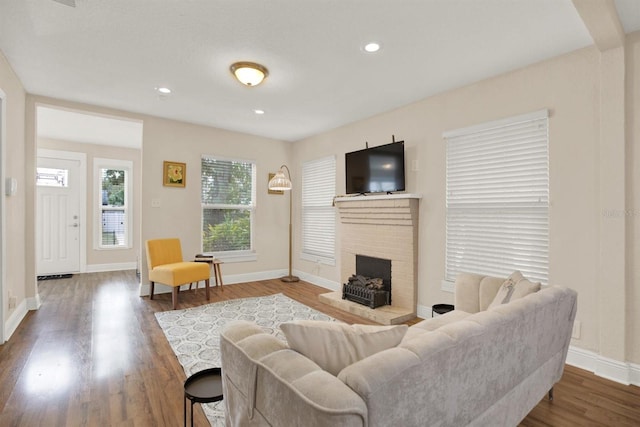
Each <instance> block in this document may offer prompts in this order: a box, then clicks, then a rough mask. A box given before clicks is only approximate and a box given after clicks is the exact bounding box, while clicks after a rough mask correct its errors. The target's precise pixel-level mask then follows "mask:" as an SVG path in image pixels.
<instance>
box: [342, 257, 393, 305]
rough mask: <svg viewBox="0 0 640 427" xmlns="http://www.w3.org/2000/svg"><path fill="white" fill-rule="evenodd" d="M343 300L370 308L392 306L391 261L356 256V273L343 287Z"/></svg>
mask: <svg viewBox="0 0 640 427" xmlns="http://www.w3.org/2000/svg"><path fill="white" fill-rule="evenodd" d="M342 299H346V300H349V301H353V302H357V303H359V304H362V305H366V306H369V307H370V308H376V307H380V306H383V305H389V304H391V260H389V259H383V258H374V257H370V256H366V255H356V272H355V274H353V275H352V276H351V277H349V279H348V282H347V283H345V284H343V285H342Z"/></svg>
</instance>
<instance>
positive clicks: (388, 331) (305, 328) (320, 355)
mask: <svg viewBox="0 0 640 427" xmlns="http://www.w3.org/2000/svg"><path fill="white" fill-rule="evenodd" d="M280 329H282V332H284V335H285V337H286V338H287V342H288V343H289V347H290V348H291V349H293V350H295V351H297V352H298V353H301V354H303V355H305V356H307V357H308V358H309V359H311V360H313V361H314V362H315V363H317V364H318V366H320V367H321V368H322V369H324V370H325V371H327V372H329V373H331V374H333V375H336V376H337V375H338V373H339V372H340V371H341V370H342V369H343V368H345V367H346V366H349V365H351V364H352V363H355V362H357V361H358V360H361V359H364V358H365V357H368V356H371V355H372V354H375V353H377V352H379V351H382V350H386V349H388V348H391V347H395V346H397V345H398V344H399V343H400V341H402V338H403V337H404V335H405V334H406V332H407V329H408V326H407V325H396V326H373V325H347V324H345V323H337V322H323V321H317V320H298V321H295V322H285V323H282V324H281V325H280Z"/></svg>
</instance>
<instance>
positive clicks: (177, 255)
mask: <svg viewBox="0 0 640 427" xmlns="http://www.w3.org/2000/svg"><path fill="white" fill-rule="evenodd" d="M146 248H147V264H148V266H149V281H150V282H151V289H150V291H151V292H150V296H149V299H153V288H154V284H155V283H156V282H158V283H161V284H163V285H167V286H172V287H173V295H172V301H173V309H174V310H175V309H176V307H177V306H178V292H179V291H180V286H181V285H186V284H188V283H193V282H199V281H201V280H204V283H205V294H206V297H207V300H209V278H210V277H211V271H210V269H209V264H207V263H202V262H185V261H183V260H182V247H181V245H180V239H155V240H147V241H146Z"/></svg>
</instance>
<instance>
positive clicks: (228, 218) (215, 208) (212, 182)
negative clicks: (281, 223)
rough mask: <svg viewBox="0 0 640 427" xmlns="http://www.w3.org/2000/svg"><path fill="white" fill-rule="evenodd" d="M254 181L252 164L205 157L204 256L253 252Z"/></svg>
mask: <svg viewBox="0 0 640 427" xmlns="http://www.w3.org/2000/svg"><path fill="white" fill-rule="evenodd" d="M255 179H256V173H255V164H254V163H253V162H250V161H244V160H227V159H219V158H214V157H208V156H203V157H202V162H201V203H202V251H203V252H206V253H222V252H227V253H232V252H235V253H239V252H246V251H252V250H253V238H252V237H253V214H254V208H255Z"/></svg>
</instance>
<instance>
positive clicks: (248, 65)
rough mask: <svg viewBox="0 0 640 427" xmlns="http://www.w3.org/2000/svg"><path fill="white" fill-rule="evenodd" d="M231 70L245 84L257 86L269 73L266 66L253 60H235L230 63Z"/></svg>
mask: <svg viewBox="0 0 640 427" xmlns="http://www.w3.org/2000/svg"><path fill="white" fill-rule="evenodd" d="M230 69H231V72H232V73H233V75H234V76H235V77H236V79H238V81H239V82H240V83H242V84H243V85H245V86H257V85H259V84H260V83H262V80H264V79H265V78H266V77H267V76H268V75H269V70H267V68H266V67H264V66H262V65H260V64H256V63H255V62H236V63H235V64H231V67H230Z"/></svg>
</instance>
